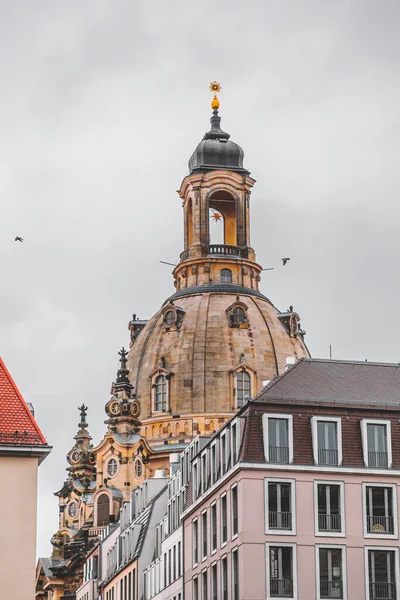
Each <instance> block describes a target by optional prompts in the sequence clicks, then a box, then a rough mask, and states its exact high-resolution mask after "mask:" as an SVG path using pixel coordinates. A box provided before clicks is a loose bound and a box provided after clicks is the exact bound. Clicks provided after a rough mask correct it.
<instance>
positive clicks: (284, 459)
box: [269, 446, 289, 464]
mask: <svg viewBox="0 0 400 600" xmlns="http://www.w3.org/2000/svg"><path fill="white" fill-rule="evenodd" d="M269 462H271V463H284V464H287V463H288V462H289V448H288V447H287V446H270V447H269Z"/></svg>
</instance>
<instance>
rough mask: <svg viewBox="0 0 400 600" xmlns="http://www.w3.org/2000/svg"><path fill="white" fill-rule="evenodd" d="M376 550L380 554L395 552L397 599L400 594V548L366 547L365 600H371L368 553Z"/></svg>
mask: <svg viewBox="0 0 400 600" xmlns="http://www.w3.org/2000/svg"><path fill="white" fill-rule="evenodd" d="M370 550H376V551H379V552H394V568H395V571H396V573H395V582H396V597H397V598H398V597H399V594H400V565H399V547H398V546H364V577H365V580H364V581H365V600H371V596H370V594H369V571H368V552H369V551H370Z"/></svg>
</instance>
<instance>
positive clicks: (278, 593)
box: [269, 579, 293, 598]
mask: <svg viewBox="0 0 400 600" xmlns="http://www.w3.org/2000/svg"><path fill="white" fill-rule="evenodd" d="M269 593H270V596H271V597H277V598H293V579H270V580H269Z"/></svg>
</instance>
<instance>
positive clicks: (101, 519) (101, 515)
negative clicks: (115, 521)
mask: <svg viewBox="0 0 400 600" xmlns="http://www.w3.org/2000/svg"><path fill="white" fill-rule="evenodd" d="M109 522H110V499H109V497H108V495H107V494H100V496H99V497H98V499H97V527H102V526H103V525H108V524H109Z"/></svg>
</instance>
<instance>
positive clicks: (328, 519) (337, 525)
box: [318, 513, 342, 531]
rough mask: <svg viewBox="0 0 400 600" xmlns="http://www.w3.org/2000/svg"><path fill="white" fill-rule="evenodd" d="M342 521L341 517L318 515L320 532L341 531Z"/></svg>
mask: <svg viewBox="0 0 400 600" xmlns="http://www.w3.org/2000/svg"><path fill="white" fill-rule="evenodd" d="M341 525H342V519H341V517H340V515H326V514H323V513H319V514H318V530H319V531H340V530H341Z"/></svg>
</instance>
